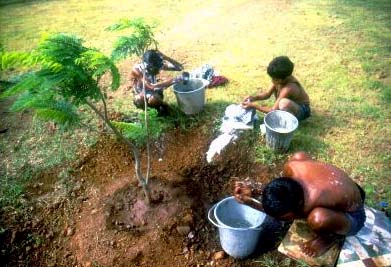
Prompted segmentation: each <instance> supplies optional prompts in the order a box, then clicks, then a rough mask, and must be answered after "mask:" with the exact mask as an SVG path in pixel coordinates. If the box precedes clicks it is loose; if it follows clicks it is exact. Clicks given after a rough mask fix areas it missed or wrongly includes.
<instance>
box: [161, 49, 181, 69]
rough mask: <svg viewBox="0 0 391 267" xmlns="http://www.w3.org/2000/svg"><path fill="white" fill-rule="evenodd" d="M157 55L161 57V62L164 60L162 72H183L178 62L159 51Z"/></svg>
mask: <svg viewBox="0 0 391 267" xmlns="http://www.w3.org/2000/svg"><path fill="white" fill-rule="evenodd" d="M159 53H160V54H161V55H162V57H163V60H164V65H163V67H162V70H168V71H181V70H183V66H182V64H181V63H179V62H178V61H176V60H175V59H173V58H170V57H168V56H166V55H164V54H163V53H162V52H160V51H159ZM167 63H168V64H167Z"/></svg>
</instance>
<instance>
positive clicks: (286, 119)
mask: <svg viewBox="0 0 391 267" xmlns="http://www.w3.org/2000/svg"><path fill="white" fill-rule="evenodd" d="M263 120H264V123H265V126H266V144H267V146H268V147H270V148H271V149H273V150H274V151H277V152H285V151H287V150H288V148H289V145H290V143H291V140H292V137H293V132H294V131H295V130H296V129H297V127H298V126H299V121H298V120H297V118H296V117H295V116H294V115H293V114H291V113H289V112H287V111H283V110H274V111H271V112H269V113H267V114H266V116H265V117H264V119H263Z"/></svg>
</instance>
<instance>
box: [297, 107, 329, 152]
mask: <svg viewBox="0 0 391 267" xmlns="http://www.w3.org/2000/svg"><path fill="white" fill-rule="evenodd" d="M334 125H336V120H335V118H334V117H333V115H332V114H328V113H325V112H321V111H313V112H312V114H311V117H310V118H308V119H306V120H304V121H301V122H300V123H299V127H298V129H297V130H296V132H295V133H294V135H293V137H292V141H291V146H290V150H295V151H306V152H309V153H310V154H312V155H319V154H326V153H327V151H328V149H329V145H328V144H326V143H325V142H324V140H325V138H324V137H325V135H326V134H327V132H328V130H329V129H330V128H332V127H333V126H334Z"/></svg>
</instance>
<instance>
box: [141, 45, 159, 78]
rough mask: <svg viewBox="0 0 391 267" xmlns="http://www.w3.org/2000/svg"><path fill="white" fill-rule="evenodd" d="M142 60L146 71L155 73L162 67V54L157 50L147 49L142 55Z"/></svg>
mask: <svg viewBox="0 0 391 267" xmlns="http://www.w3.org/2000/svg"><path fill="white" fill-rule="evenodd" d="M143 62H144V64H145V65H146V69H147V71H148V73H150V74H152V75H156V74H158V73H159V71H160V69H161V68H162V67H163V56H162V55H161V54H160V53H159V51H157V50H148V51H147V52H145V53H144V55H143Z"/></svg>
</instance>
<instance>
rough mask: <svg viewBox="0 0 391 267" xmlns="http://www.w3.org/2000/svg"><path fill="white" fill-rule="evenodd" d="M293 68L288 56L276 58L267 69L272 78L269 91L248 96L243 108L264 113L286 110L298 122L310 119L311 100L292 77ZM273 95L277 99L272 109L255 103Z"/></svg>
mask: <svg viewBox="0 0 391 267" xmlns="http://www.w3.org/2000/svg"><path fill="white" fill-rule="evenodd" d="M293 67H294V64H293V63H292V61H291V60H290V59H289V58H288V57H287V56H280V57H276V58H274V59H273V60H272V61H271V62H270V63H269V66H268V67H267V73H268V74H269V76H270V77H271V78H272V84H271V85H270V87H269V89H268V90H267V91H265V92H261V93H259V94H258V95H255V96H246V97H245V98H244V100H243V102H242V107H243V108H246V109H247V108H254V109H256V110H258V111H260V112H263V113H268V112H270V111H272V110H284V111H288V112H290V113H292V114H293V115H295V116H296V118H297V119H298V120H304V119H306V118H308V117H309V116H310V115H311V109H310V99H309V97H308V95H307V93H306V92H305V91H304V88H303V87H302V86H301V84H300V83H299V81H298V80H297V79H296V78H295V77H294V76H292V72H293ZM271 95H274V97H275V98H276V101H275V103H274V105H273V106H272V107H271V108H270V107H267V106H262V105H257V104H256V103H255V101H258V100H266V99H269V98H270V97H271Z"/></svg>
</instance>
